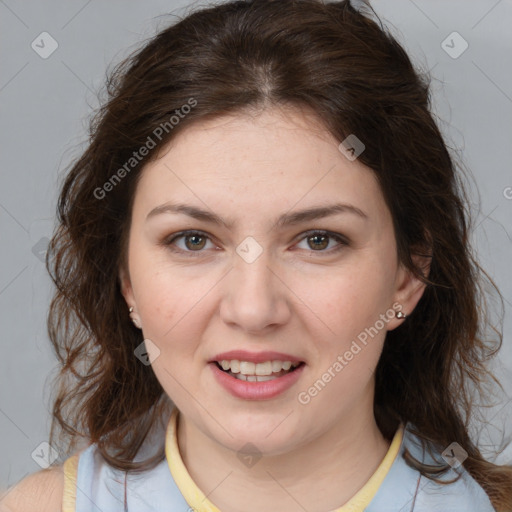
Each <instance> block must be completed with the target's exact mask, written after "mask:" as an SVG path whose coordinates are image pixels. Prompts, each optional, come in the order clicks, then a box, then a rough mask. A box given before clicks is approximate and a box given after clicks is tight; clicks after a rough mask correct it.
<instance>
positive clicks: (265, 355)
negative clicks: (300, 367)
mask: <svg viewBox="0 0 512 512" xmlns="http://www.w3.org/2000/svg"><path fill="white" fill-rule="evenodd" d="M223 360H227V361H232V360H238V361H248V362H250V363H265V362H267V361H291V362H292V363H302V362H304V361H303V360H302V359H300V358H298V357H295V356H293V355H291V354H285V353H283V352H273V351H264V352H248V351H247V350H230V351H229V352H222V353H221V354H217V355H216V356H215V357H213V358H212V359H210V360H209V361H208V362H209V363H214V362H220V361H223Z"/></svg>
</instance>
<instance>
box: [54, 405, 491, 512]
mask: <svg viewBox="0 0 512 512" xmlns="http://www.w3.org/2000/svg"><path fill="white" fill-rule="evenodd" d="M178 413H179V411H178V409H177V408H176V407H174V409H173V411H172V413H171V416H170V419H169V422H168V424H167V427H166V429H165V459H164V460H162V461H161V462H160V463H159V464H158V465H157V466H155V467H154V468H153V469H151V470H147V471H146V472H144V473H140V474H138V475H134V474H133V473H130V472H124V471H120V470H117V469H115V468H112V467H111V466H109V465H108V464H107V462H106V461H105V460H104V459H103V457H102V456H101V455H100V453H99V452H98V450H97V446H96V444H91V445H89V446H88V447H87V448H84V449H83V450H81V451H79V452H77V453H75V454H74V455H73V456H71V457H69V458H68V459H66V461H65V462H64V475H65V485H64V496H63V505H62V512H150V511H152V512H221V511H220V510H219V509H218V508H217V507H216V506H215V505H214V504H213V503H212V502H210V501H209V500H208V498H206V496H205V495H204V493H203V492H202V491H201V490H200V489H199V487H198V486H197V485H196V484H195V482H194V481H193V480H192V478H191V476H190V474H189V473H188V471H187V468H186V467H185V465H184V463H183V460H182V458H181V455H180V452H179V447H178V440H177V424H178ZM405 449H408V450H409V452H410V453H411V454H412V455H413V456H414V457H415V458H416V459H417V460H420V461H422V462H424V463H427V464H438V463H439V460H440V459H439V458H438V460H437V461H434V460H433V459H432V457H431V456H430V455H429V454H428V452H427V451H426V450H425V449H424V448H423V445H422V444H421V442H420V440H419V438H417V436H415V435H414V434H413V433H412V432H411V431H410V430H409V424H407V425H405V426H404V425H403V424H401V425H400V426H399V428H398V429H397V431H396V433H395V435H394V437H393V440H392V442H391V445H390V447H389V449H388V452H387V453H386V455H385V456H384V458H383V460H382V461H381V463H380V465H379V466H378V468H377V469H376V470H375V472H374V473H373V475H372V476H371V477H370V479H369V480H368V481H367V482H366V484H365V485H364V486H363V487H362V488H361V489H360V490H359V491H358V492H357V493H356V494H355V495H354V496H353V497H352V498H351V499H350V500H349V501H348V502H347V503H345V504H344V505H343V506H341V507H340V508H337V509H336V510H334V511H332V512H435V511H440V512H441V511H442V512H495V509H494V508H493V507H492V505H491V502H490V500H489V498H488V496H487V494H486V493H485V492H484V490H483V489H482V487H481V486H480V485H479V484H478V483H477V482H476V481H475V480H474V479H473V478H472V477H471V475H470V474H469V473H468V472H467V471H466V470H465V469H464V468H463V466H459V468H458V472H460V473H461V474H462V477H461V478H460V479H459V480H458V481H457V482H455V483H452V484H448V485H442V484H438V483H435V482H433V481H431V480H429V479H428V478H426V477H424V476H422V475H421V474H420V473H419V472H418V471H417V470H416V469H414V468H412V467H410V466H408V465H407V464H406V462H405V459H404V458H403V457H402V455H403V453H404V450H405ZM454 466H455V464H454ZM457 474H458V473H456V471H455V469H454V468H453V467H452V468H450V470H449V471H448V472H447V473H446V474H445V475H444V476H443V477H441V478H440V479H442V480H452V479H453V478H455V477H456V476H457ZM240 510H241V512H244V511H243V510H242V508H241V509H240ZM262 512H267V511H262Z"/></svg>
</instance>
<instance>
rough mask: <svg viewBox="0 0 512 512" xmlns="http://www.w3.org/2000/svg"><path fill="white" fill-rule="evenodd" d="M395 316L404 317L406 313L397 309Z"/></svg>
mask: <svg viewBox="0 0 512 512" xmlns="http://www.w3.org/2000/svg"><path fill="white" fill-rule="evenodd" d="M396 317H397V318H406V317H407V315H406V314H405V313H403V312H402V311H397V313H396Z"/></svg>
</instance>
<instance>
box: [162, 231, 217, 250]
mask: <svg viewBox="0 0 512 512" xmlns="http://www.w3.org/2000/svg"><path fill="white" fill-rule="evenodd" d="M181 239H183V241H184V243H183V244H182V246H181V247H180V246H179V245H178V244H177V242H178V241H181ZM208 240H210V237H209V236H208V235H206V234H205V233H202V232H200V231H182V232H181V233H177V234H175V235H173V236H172V237H171V238H169V239H167V240H164V241H163V242H162V244H163V245H165V246H166V247H168V248H169V249H170V250H171V251H173V252H177V253H181V254H183V255H185V256H194V254H193V253H201V252H204V251H203V249H204V247H205V245H206V242H207V241H208Z"/></svg>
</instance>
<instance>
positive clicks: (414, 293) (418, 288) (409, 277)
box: [388, 250, 432, 331]
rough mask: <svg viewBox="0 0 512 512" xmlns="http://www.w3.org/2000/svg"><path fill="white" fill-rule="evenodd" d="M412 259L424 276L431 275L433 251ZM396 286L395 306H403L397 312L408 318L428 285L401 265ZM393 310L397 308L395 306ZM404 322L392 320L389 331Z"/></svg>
mask: <svg viewBox="0 0 512 512" xmlns="http://www.w3.org/2000/svg"><path fill="white" fill-rule="evenodd" d="M411 259H412V260H413V262H414V264H415V265H416V267H418V268H419V269H420V270H421V272H422V274H423V276H424V277H428V276H429V273H430V263H431V261H432V256H431V251H430V250H429V251H428V254H425V253H424V252H422V253H421V254H419V253H416V254H411ZM396 286H397V287H396V290H395V295H394V299H395V303H394V304H396V303H398V304H400V306H401V309H398V308H397V309H396V311H398V310H400V311H402V312H403V313H404V314H405V315H407V316H408V315H410V314H411V313H412V312H413V311H414V308H415V307H416V305H417V304H418V302H419V300H420V299H421V297H422V296H423V293H424V291H425V288H426V284H425V283H424V282H423V281H421V280H420V279H419V278H418V277H417V276H415V275H414V274H413V273H412V272H411V271H410V270H409V269H407V268H405V267H404V266H403V265H402V264H400V268H399V270H398V273H397V279H396ZM393 308H395V306H393ZM403 321H404V320H401V319H399V318H394V319H393V320H390V322H389V323H388V326H389V328H388V330H389V331H392V330H393V329H395V328H396V327H398V326H399V325H401V324H402V322H403ZM405 321H407V320H405Z"/></svg>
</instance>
